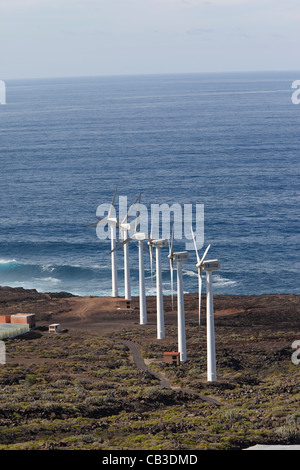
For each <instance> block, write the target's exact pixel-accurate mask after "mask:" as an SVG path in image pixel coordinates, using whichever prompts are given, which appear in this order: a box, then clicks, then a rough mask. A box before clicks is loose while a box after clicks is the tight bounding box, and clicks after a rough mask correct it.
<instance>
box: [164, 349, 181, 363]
mask: <svg viewBox="0 0 300 470" xmlns="http://www.w3.org/2000/svg"><path fill="white" fill-rule="evenodd" d="M164 362H165V363H167V364H174V365H176V366H179V364H180V353H179V352H174V351H173V352H165V353H164Z"/></svg>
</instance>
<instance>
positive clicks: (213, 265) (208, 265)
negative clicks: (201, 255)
mask: <svg viewBox="0 0 300 470" xmlns="http://www.w3.org/2000/svg"><path fill="white" fill-rule="evenodd" d="M220 267H221V265H220V262H219V260H217V259H212V260H208V261H204V262H203V269H205V271H217V270H218V269H220Z"/></svg>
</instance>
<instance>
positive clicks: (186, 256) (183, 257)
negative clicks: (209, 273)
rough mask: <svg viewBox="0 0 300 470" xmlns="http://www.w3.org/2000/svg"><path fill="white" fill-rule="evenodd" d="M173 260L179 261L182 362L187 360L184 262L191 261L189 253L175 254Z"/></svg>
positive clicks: (179, 333) (180, 346)
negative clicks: (183, 279)
mask: <svg viewBox="0 0 300 470" xmlns="http://www.w3.org/2000/svg"><path fill="white" fill-rule="evenodd" d="M173 259H174V260H175V261H177V311H178V320H177V321H178V351H179V353H180V361H181V362H185V361H186V360H187V355H186V335H185V313H184V301H183V281H182V262H183V261H185V260H187V259H189V254H188V252H187V251H180V252H178V253H173Z"/></svg>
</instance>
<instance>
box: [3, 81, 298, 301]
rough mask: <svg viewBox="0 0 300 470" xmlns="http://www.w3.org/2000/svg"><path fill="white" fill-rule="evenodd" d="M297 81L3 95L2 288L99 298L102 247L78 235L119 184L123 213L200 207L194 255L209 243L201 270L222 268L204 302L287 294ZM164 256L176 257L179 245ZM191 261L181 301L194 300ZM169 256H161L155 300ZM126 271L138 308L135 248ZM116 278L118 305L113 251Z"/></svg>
mask: <svg viewBox="0 0 300 470" xmlns="http://www.w3.org/2000/svg"><path fill="white" fill-rule="evenodd" d="M296 79H300V72H299V73H297V72H290V73H288V72H284V73H283V72H281V73H276V72H268V73H248V74H246V73H240V74H192V75H188V74H187V75H153V76H123V77H90V78H70V79H68V78H62V79H43V80H42V79H41V80H9V81H7V82H6V91H7V98H6V100H7V104H6V105H0V168H1V170H0V285H3V286H4V285H5V286H12V287H15V286H22V287H25V288H35V289H37V290H38V291H41V292H49V291H51V292H56V291H68V292H72V293H74V294H78V295H99V296H104V295H110V294H111V268H110V255H109V250H110V241H109V240H100V239H99V238H98V237H97V234H96V228H95V227H94V228H90V229H86V226H87V225H89V224H90V223H92V222H94V221H95V220H96V210H97V207H98V206H99V204H102V203H110V202H111V200H112V195H113V192H114V190H115V187H116V185H117V184H118V196H119V195H121V196H127V197H128V202H129V204H132V203H133V202H134V200H135V199H136V197H137V195H138V194H139V192H140V191H142V202H143V203H144V204H145V205H146V206H147V207H150V205H151V204H163V203H165V204H169V205H170V206H171V205H172V204H181V205H183V204H193V207H194V206H195V205H196V204H203V205H204V246H203V247H201V248H200V249H199V252H200V254H201V253H202V252H203V250H204V248H205V247H206V245H207V244H208V243H210V244H211V248H210V251H209V256H208V257H209V258H218V259H219V261H220V263H221V269H220V270H219V271H217V272H215V273H214V277H213V285H214V292H215V293H216V294H263V293H298V294H299V292H300V291H299V251H298V245H299V180H298V178H299V151H300V140H299V138H300V105H299V106H297V105H294V104H293V103H292V101H291V96H292V92H293V90H292V89H291V84H292V82H293V81H294V80H296ZM116 201H118V198H117V199H116ZM116 207H117V206H116ZM174 248H175V249H176V250H177V251H181V250H183V249H185V243H184V240H175V242H174ZM189 252H190V259H189V260H188V261H187V262H185V263H184V265H183V282H184V290H185V292H197V289H198V280H197V269H196V266H195V264H196V257H195V252H194V251H193V250H190V251H189ZM167 255H168V249H166V250H163V251H162V268H163V288H164V292H165V293H166V294H168V293H170V271H169V260H168V258H167ZM130 263H131V287H132V295H138V249H137V245H136V243H134V242H131V243H130ZM145 271H146V289H147V294H149V295H150V294H154V293H155V279H153V277H152V278H151V272H150V262H149V257H148V255H147V254H146V253H145ZM174 275H176V271H175V273H174ZM118 278H119V293H120V295H123V294H124V282H123V254H122V250H118ZM174 288H176V283H175V285H174ZM204 292H205V282H204Z"/></svg>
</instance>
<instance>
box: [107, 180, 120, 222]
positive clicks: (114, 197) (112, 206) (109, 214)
mask: <svg viewBox="0 0 300 470" xmlns="http://www.w3.org/2000/svg"><path fill="white" fill-rule="evenodd" d="M117 190H118V185H117V186H116V189H115V192H114V195H113V198H112V203H111V205H110V209H109V212H108V217H110V216H111V213H112V210H113V209H114V207H115V199H116V195H117Z"/></svg>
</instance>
